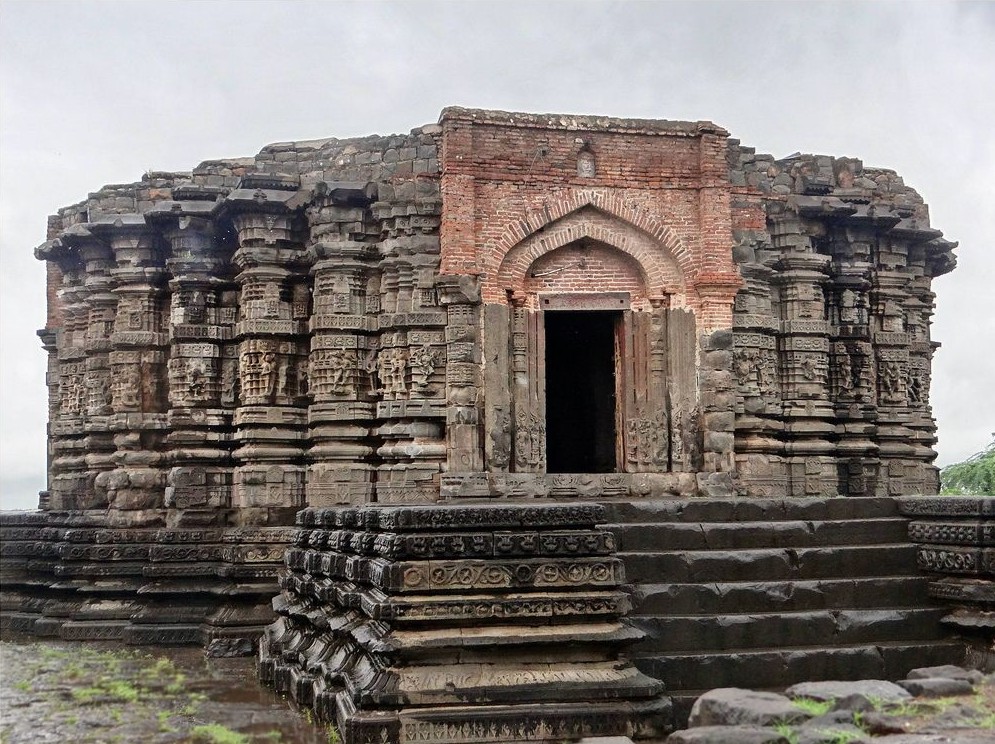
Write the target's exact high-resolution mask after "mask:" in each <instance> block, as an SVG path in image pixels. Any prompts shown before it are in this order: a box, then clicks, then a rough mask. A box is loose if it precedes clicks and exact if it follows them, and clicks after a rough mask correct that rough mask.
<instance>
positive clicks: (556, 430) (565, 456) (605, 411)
mask: <svg viewBox="0 0 995 744" xmlns="http://www.w3.org/2000/svg"><path fill="white" fill-rule="evenodd" d="M544 315H545V332H546V360H545V361H546V469H547V471H548V472H550V473H612V472H615V470H616V440H615V436H616V433H615V325H616V322H617V320H618V318H619V316H620V314H619V313H617V312H607V311H587V310H571V311H561V312H556V311H549V310H547V311H546V312H545V314H544Z"/></svg>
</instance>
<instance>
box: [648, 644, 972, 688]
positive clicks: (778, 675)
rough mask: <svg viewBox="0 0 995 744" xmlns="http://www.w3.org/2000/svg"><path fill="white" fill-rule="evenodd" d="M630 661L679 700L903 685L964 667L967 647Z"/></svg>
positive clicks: (766, 651)
mask: <svg viewBox="0 0 995 744" xmlns="http://www.w3.org/2000/svg"><path fill="white" fill-rule="evenodd" d="M777 640H778V639H776V638H772V639H770V641H771V642H775V643H776V642H777ZM629 658H630V659H631V660H632V662H633V663H634V664H635V665H636V667H637V668H638V669H640V670H641V671H643V672H645V673H646V674H648V675H650V676H652V677H656V678H657V679H659V680H662V681H663V682H664V684H666V686H667V690H668V693H670V694H677V695H679V694H681V692H682V691H684V690H706V689H713V688H716V687H746V688H752V687H756V686H757V685H762V686H764V687H771V688H785V687H789V686H791V685H793V684H795V683H798V682H804V681H807V680H808V681H816V680H827V679H887V680H895V679H904V678H905V675H906V674H908V672H909V670H910V669H914V668H916V667H919V666H938V665H940V664H961V663H963V660H964V646H963V644H962V643H960V642H959V641H924V642H922V643H914V642H908V641H905V642H897V643H874V644H860V645H853V646H836V647H825V646H813V647H808V648H805V647H796V648H787V649H781V648H761V649H752V650H749V651H729V652H722V651H713V652H691V653H675V654H661V653H654V652H640V653H632V654H630V655H629Z"/></svg>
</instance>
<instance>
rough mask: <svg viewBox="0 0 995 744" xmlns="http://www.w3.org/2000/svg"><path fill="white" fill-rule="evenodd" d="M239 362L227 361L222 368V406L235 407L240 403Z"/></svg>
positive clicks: (234, 360) (231, 359)
mask: <svg viewBox="0 0 995 744" xmlns="http://www.w3.org/2000/svg"><path fill="white" fill-rule="evenodd" d="M238 367H239V362H238V360H237V359H234V358H228V359H225V360H224V362H223V363H222V366H221V404H222V405H224V406H228V407H234V406H235V405H236V404H237V403H238V392H239V387H240V380H239V368H238Z"/></svg>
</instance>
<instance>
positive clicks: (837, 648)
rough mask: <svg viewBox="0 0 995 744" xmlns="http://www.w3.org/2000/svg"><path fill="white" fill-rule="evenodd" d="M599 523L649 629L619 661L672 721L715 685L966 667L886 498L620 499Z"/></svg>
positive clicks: (637, 617)
mask: <svg viewBox="0 0 995 744" xmlns="http://www.w3.org/2000/svg"><path fill="white" fill-rule="evenodd" d="M609 515H610V518H611V519H612V521H613V524H611V525H610V527H611V529H612V530H613V531H614V532H615V534H616V536H617V538H618V549H619V557H620V558H622V559H623V560H624V563H625V567H626V579H627V581H628V583H629V584H630V585H631V586H632V590H633V596H634V605H635V609H634V611H633V613H632V614H631V615H630V618H631V620H632V622H633V624H634V625H636V626H637V627H639V628H641V629H643V630H644V631H646V633H647V637H646V638H645V639H644V640H643V641H641V642H639V643H638V644H636V645H635V646H633V647H631V648H630V650H629V654H628V655H629V657H630V658H631V659H632V660H633V661H634V662H635V664H636V666H637V667H638V668H639V669H641V670H642V671H643V672H645V673H647V674H649V675H651V676H653V677H656V678H658V679H661V680H663V682H664V683H665V684H666V685H667V690H668V693H669V694H671V695H672V696H673V698H674V702H675V704H676V709H677V711H678V717H679V719H680V717H681V713H682V712H683V715H684V716H686V713H687V710H688V708H689V706H690V704H691V702H692V701H693V700H694V698H695V697H697V696H698V695H699V694H701V692H703V691H705V690H708V689H712V688H715V687H749V688H753V689H756V688H769V689H776V688H784V687H787V686H789V685H792V684H794V683H797V682H802V681H806V680H825V679H861V678H874V679H891V680H893V679H901V678H904V676H905V674H906V673H907V672H908V671H909V670H910V669H912V668H914V667H916V666H928V665H934V664H944V663H959V662H961V661H962V660H963V656H964V646H963V644H962V643H961V642H959V641H957V640H953V639H951V638H950V637H949V632H948V631H945V630H944V628H943V627H942V626H941V624H940V619H941V618H942V617H943V615H944V614H945V612H946V610H944V609H943V608H942V607H941V606H940V605H939V604H938V603H937V602H936V600H933V599H931V598H930V597H929V595H928V592H927V585H928V579H927V578H926V577H925V576H922V575H920V574H919V573H918V571H917V567H916V547H915V546H914V545H913V544H912V543H910V542H909V539H908V521H907V520H906V519H905V518H903V517H901V516H900V515H899V513H898V507H897V504H896V503H895V501H894V500H892V499H888V498H836V499H749V500H723V501H718V500H710V499H691V500H689V499H680V500H676V499H675V500H646V501H626V502H615V503H614V504H611V505H610V506H609ZM679 723H680V721H679Z"/></svg>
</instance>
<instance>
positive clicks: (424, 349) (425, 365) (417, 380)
mask: <svg viewBox="0 0 995 744" xmlns="http://www.w3.org/2000/svg"><path fill="white" fill-rule="evenodd" d="M408 361H409V363H410V365H411V386H412V388H413V389H414V390H417V391H419V392H421V391H424V390H425V388H427V387H428V383H429V379H430V378H431V376H432V373H434V372H435V368H436V366H437V365H438V363H439V357H438V354H437V353H436V352H435V351H433V350H432V348H431V347H430V346H429V345H428V344H422V345H421V346H420V347H418V348H417V349H415V350H414V351H412V352H411V354H410V357H409V359H408Z"/></svg>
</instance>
